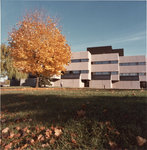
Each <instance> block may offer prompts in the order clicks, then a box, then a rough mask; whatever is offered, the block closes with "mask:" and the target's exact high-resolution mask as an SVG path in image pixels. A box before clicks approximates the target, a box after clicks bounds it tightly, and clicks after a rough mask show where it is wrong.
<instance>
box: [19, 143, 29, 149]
mask: <svg viewBox="0 0 147 150" xmlns="http://www.w3.org/2000/svg"><path fill="white" fill-rule="evenodd" d="M27 146H28V144H25V145H24V146H22V147H21V148H20V150H24V149H25V148H26V147H27Z"/></svg>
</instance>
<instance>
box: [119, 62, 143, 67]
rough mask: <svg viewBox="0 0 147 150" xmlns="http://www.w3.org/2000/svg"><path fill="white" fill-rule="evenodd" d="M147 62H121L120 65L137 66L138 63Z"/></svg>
mask: <svg viewBox="0 0 147 150" xmlns="http://www.w3.org/2000/svg"><path fill="white" fill-rule="evenodd" d="M145 64H146V63H145V62H127V63H120V64H119V65H120V66H136V65H145Z"/></svg>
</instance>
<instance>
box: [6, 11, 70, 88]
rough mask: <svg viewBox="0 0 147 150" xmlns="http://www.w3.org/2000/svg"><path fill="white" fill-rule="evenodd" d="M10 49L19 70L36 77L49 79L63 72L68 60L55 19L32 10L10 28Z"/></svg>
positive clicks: (66, 49)
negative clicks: (15, 25)
mask: <svg viewBox="0 0 147 150" xmlns="http://www.w3.org/2000/svg"><path fill="white" fill-rule="evenodd" d="M9 47H10V49H11V53H12V57H13V59H14V66H15V67H17V68H18V70H20V71H22V72H25V73H31V74H32V75H35V76H36V77H37V82H36V86H38V82H39V76H40V75H41V76H44V77H51V76H53V75H60V74H61V72H62V71H65V66H66V65H68V64H69V62H70V57H71V50H70V46H69V45H68V44H67V42H66V39H65V37H64V36H63V35H62V33H61V29H59V27H58V24H57V22H56V20H55V19H52V18H51V17H50V16H45V15H42V13H41V12H38V11H35V12H32V13H28V14H26V15H25V16H24V17H23V20H22V21H20V22H19V23H18V24H17V27H15V28H13V30H12V32H11V33H10V36H9Z"/></svg>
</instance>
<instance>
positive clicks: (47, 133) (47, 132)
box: [45, 129, 52, 139]
mask: <svg viewBox="0 0 147 150" xmlns="http://www.w3.org/2000/svg"><path fill="white" fill-rule="evenodd" d="M45 135H46V138H47V139H49V138H50V136H51V135H52V131H51V130H49V129H47V130H46V132H45Z"/></svg>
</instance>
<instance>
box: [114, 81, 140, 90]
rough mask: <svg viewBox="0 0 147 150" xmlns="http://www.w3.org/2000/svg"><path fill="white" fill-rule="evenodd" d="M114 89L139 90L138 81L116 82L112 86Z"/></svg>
mask: <svg viewBox="0 0 147 150" xmlns="http://www.w3.org/2000/svg"><path fill="white" fill-rule="evenodd" d="M112 88H114V89H140V82H139V81H118V82H115V83H113V84H112Z"/></svg>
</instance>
